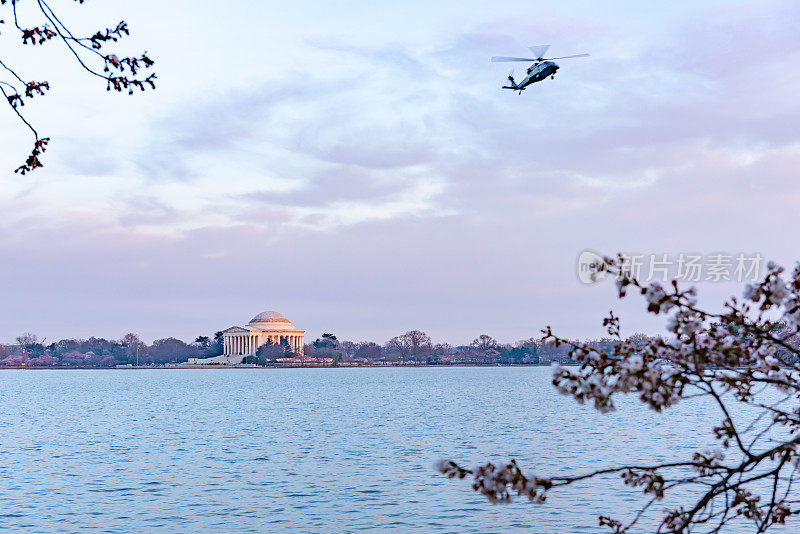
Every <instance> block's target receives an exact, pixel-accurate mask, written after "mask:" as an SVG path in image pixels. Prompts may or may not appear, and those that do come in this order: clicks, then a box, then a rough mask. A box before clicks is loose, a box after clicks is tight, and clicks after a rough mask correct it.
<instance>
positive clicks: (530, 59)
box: [492, 56, 536, 63]
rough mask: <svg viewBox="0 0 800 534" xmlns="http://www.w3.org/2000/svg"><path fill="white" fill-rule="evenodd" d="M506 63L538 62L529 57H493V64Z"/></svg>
mask: <svg viewBox="0 0 800 534" xmlns="http://www.w3.org/2000/svg"><path fill="white" fill-rule="evenodd" d="M504 61H527V62H529V63H530V62H532V61H536V59H533V58H529V57H506V56H493V57H492V63H498V62H504Z"/></svg>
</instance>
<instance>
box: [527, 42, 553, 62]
mask: <svg viewBox="0 0 800 534" xmlns="http://www.w3.org/2000/svg"><path fill="white" fill-rule="evenodd" d="M549 48H550V45H536V46H529V47H528V50H530V51H531V52H533V55H534V56H536V60H537V61H542V58H543V57H544V55H545V54H546V53H547V50H548V49H549Z"/></svg>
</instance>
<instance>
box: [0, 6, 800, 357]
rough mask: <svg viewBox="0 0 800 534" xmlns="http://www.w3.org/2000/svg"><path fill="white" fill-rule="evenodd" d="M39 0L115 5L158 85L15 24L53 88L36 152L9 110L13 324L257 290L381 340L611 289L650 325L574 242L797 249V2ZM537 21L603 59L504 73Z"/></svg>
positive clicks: (459, 337) (81, 19)
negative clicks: (584, 261)
mask: <svg viewBox="0 0 800 534" xmlns="http://www.w3.org/2000/svg"><path fill="white" fill-rule="evenodd" d="M52 4H53V5H54V7H57V8H60V10H61V14H62V16H63V17H62V18H63V19H64V20H65V22H68V24H71V25H72V26H73V28H74V29H75V30H77V31H78V32H82V33H90V32H92V31H94V30H96V29H97V28H99V27H104V26H108V25H113V24H115V23H116V21H117V20H119V19H125V20H126V21H128V22H129V25H130V27H131V29H132V36H131V37H130V39H128V40H126V41H125V42H124V43H121V44H120V45H119V48H118V50H120V51H122V52H128V53H134V52H139V51H142V50H147V51H148V52H149V53H150V55H151V56H152V57H153V58H155V59H156V61H157V65H156V67H157V69H156V71H157V73H158V76H159V85H158V89H157V91H155V92H152V93H148V94H142V95H136V96H133V97H129V96H126V95H120V94H111V93H107V92H106V91H105V84H104V83H103V82H102V80H99V81H98V80H97V79H93V78H91V77H90V76H88V75H85V74H84V73H82V71H80V70H79V69H78V68H77V66H76V65H75V64H74V62H72V61H70V58H69V57H68V55H67V54H66V53H65V51H64V50H63V49H62V48H61V47H59V45H58V43H56V42H52V43H49V44H48V45H47V47H44V48H41V49H37V50H26V51H23V52H18V51H15V50H14V49H15V48H18V46H17V45H16V42H17V39H18V36H17V35H15V34H13V32H9V31H8V30H7V29H6V30H5V31H4V34H3V35H0V42H1V43H2V50H3V52H2V54H3V56H2V57H3V59H4V60H6V59H8V60H9V61H11V62H12V63H13V64H14V65H16V67H17V68H18V70H20V71H22V72H21V73H22V75H23V77H26V78H31V79H36V80H39V79H47V80H49V81H50V83H51V87H52V90H51V92H50V94H49V95H48V96H47V97H46V98H42V99H40V100H38V101H34V102H31V103H29V104H28V105H27V106H26V107H25V110H26V112H27V113H28V116H29V118H30V119H31V120H32V121H33V122H34V123H35V124H36V125H37V126H38V127H39V129H40V131H42V133H43V134H45V135H48V136H50V137H51V138H52V143H51V146H50V149H49V150H48V152H47V154H46V155H45V164H46V167H45V168H44V169H40V170H38V171H36V172H35V173H33V174H30V175H27V176H24V177H22V176H19V175H15V174H13V172H11V170H12V169H13V168H15V167H16V166H17V165H18V164H19V163H20V162H21V160H23V159H24V157H25V155H26V154H27V152H28V151H29V150H30V143H31V139H30V137H29V136H28V132H26V131H25V130H24V129H23V128H22V127H21V126H19V125H18V123H17V122H15V118H14V116H13V115H12V114H11V112H10V111H9V110H6V111H5V112H4V113H3V115H2V119H1V120H2V125H3V127H2V129H0V142H2V149H0V171H1V172H2V174H0V180H2V182H1V184H2V185H1V186H0V213H2V216H1V217H0V255H1V256H2V261H1V262H0V290H1V291H2V295H0V341H11V340H13V338H14V337H15V336H17V335H19V334H20V333H22V332H25V331H31V332H34V333H36V334H38V335H39V336H40V337H45V336H46V337H47V338H48V340H54V339H59V338H63V337H88V336H90V335H95V336H103V337H109V338H119V337H121V336H122V335H123V334H125V333H126V332H129V331H132V332H135V333H138V334H140V335H141V336H142V337H143V338H144V339H146V340H148V341H151V340H153V339H155V338H160V337H166V336H176V337H180V338H183V339H185V340H191V339H194V337H196V336H197V335H201V334H206V335H207V334H211V333H213V332H214V331H216V330H221V329H223V328H227V327H229V326H232V325H234V324H242V323H246V322H247V321H248V320H249V319H250V317H252V316H253V315H255V314H257V313H258V312H261V311H263V310H276V311H280V312H282V313H284V314H285V315H286V316H287V317H288V318H289V319H290V320H292V321H293V322H294V323H295V324H296V325H297V326H298V327H299V328H304V329H306V331H307V337H312V338H313V337H316V336H318V335H320V334H321V333H322V332H333V333H335V334H337V335H338V336H339V338H340V339H353V340H365V339H370V340H375V341H379V342H383V341H385V340H386V339H388V338H389V337H391V336H393V335H396V334H399V333H402V332H404V331H406V330H409V329H422V330H425V331H427V332H428V333H429V334H430V335H431V336H432V337H433V339H434V341H444V340H447V341H450V342H451V343H461V342H468V341H470V340H471V339H472V338H474V337H476V336H477V335H478V334H481V333H488V334H491V335H493V336H495V337H497V338H498V339H500V340H501V341H504V342H513V341H516V340H519V339H524V338H528V337H531V336H534V335H537V333H538V331H539V330H540V329H541V328H542V327H544V326H546V325H548V324H550V325H553V326H554V328H555V330H556V331H557V332H558V333H561V334H563V335H568V336H576V337H589V336H598V335H600V334H602V332H603V330H602V326H601V320H602V317H603V315H604V314H605V313H606V312H607V311H608V310H609V309H610V308H612V307H613V308H614V309H617V310H620V311H621V312H622V316H623V330H624V332H626V333H632V332H635V331H637V330H643V331H647V332H651V333H656V332H660V331H661V329H662V327H663V324H664V321H663V320H662V319H661V318H657V319H653V318H648V317H646V316H645V314H644V312H643V311H642V310H643V309H644V307H643V306H642V304H641V302H640V301H639V299H636V300H634V301H632V302H630V303H622V304H620V303H618V302H616V300H615V298H614V291H613V285H611V284H608V283H604V284H598V285H595V286H585V285H582V284H581V283H580V282H579V281H578V279H577V276H576V267H575V264H576V259H577V256H578V254H579V253H580V252H581V251H582V250H584V249H592V250H598V251H601V252H604V253H614V252H616V251H620V250H621V251H631V252H641V253H669V254H679V253H681V252H686V253H691V252H696V253H703V254H711V253H715V252H726V253H731V254H735V253H739V252H745V253H756V252H759V253H761V254H762V255H763V256H765V257H766V258H769V259H775V260H777V261H779V262H782V263H784V264H786V265H788V266H791V265H793V262H794V261H795V260H796V259H799V258H800V254H798V252H799V250H798V247H797V231H798V229H799V228H800V224H799V223H800V209H798V207H799V206H800V180H798V176H797V171H796V169H797V168H798V166H799V164H800V127H798V124H800V99H798V97H797V94H798V92H800V68H799V67H800V34H799V33H798V32H797V27H798V25H799V24H800V8H799V7H798V6H797V5H796V4H794V3H786V2H727V3H724V4H720V3H719V2H700V1H696V0H692V1H684V2H669V3H666V2H658V3H655V2H646V3H645V2H639V1H636V2H634V1H631V2H593V1H586V2H552V1H548V2H530V1H519V2H511V1H497V2H485V1H464V0H459V1H447V2H444V1H441V2H428V1H405V2H397V3H394V5H390V4H389V3H388V2H367V1H349V2H308V1H306V2H294V3H288V2H246V1H238V0H231V1H229V2H225V3H220V2H210V1H209V2H205V1H202V0H194V1H188V0H173V1H170V2H163V1H162V2H155V1H151V0H142V1H140V2H135V3H132V2H120V1H109V2H103V3H101V2H87V3H85V4H83V5H82V6H80V5H78V4H76V3H74V2H67V1H63V0H53V1H52ZM73 4H75V5H73ZM723 6H724V9H723ZM6 7H7V6H6ZM3 9H5V7H4V8H3ZM4 18H7V17H4ZM542 43H551V44H552V48H551V50H550V53H552V54H554V55H559V56H560V55H567V54H576V53H583V52H588V53H590V54H591V57H589V58H583V59H574V60H565V61H563V62H560V64H561V67H562V68H561V70H560V71H559V72H558V74H557V75H556V78H555V80H552V81H551V80H546V81H545V82H543V83H541V84H537V85H535V86H533V87H530V88H529V89H528V90H527V91H525V92H524V93H523V94H522V95H521V96H518V95H517V94H516V93H513V92H511V91H504V90H502V89H500V86H501V85H502V84H503V82H504V81H505V77H506V76H507V74H508V65H507V64H492V63H490V62H489V57H490V56H492V55H525V54H526V51H527V49H526V47H527V46H529V45H535V44H542ZM524 68H525V65H520V66H519V67H518V71H521V70H524ZM699 288H700V290H701V296H703V295H704V298H703V301H704V302H707V303H708V304H709V305H711V306H714V305H717V304H718V303H719V302H721V299H722V298H723V297H724V296H725V295H727V294H730V293H738V292H739V291H740V290H739V288H738V285H728V284H711V283H705V284H699Z"/></svg>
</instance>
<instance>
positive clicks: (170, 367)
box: [0, 362, 577, 371]
mask: <svg viewBox="0 0 800 534" xmlns="http://www.w3.org/2000/svg"><path fill="white" fill-rule="evenodd" d="M556 363H557V362H556ZM551 365H552V363H506V364H500V363H487V364H480V363H463V364H461V363H454V364H447V365H432V364H419V365H265V366H247V365H159V366H143V365H140V366H138V367H137V366H130V367H128V366H125V367H58V366H47V367H35V366H24V365H23V366H0V371H20V370H24V371H143V370H144V371H174V370H182V369H209V370H223V369H255V370H272V369H387V368H389V369H403V368H412V369H413V368H420V367H443V368H448V367H550V366H551ZM559 365H577V364H574V363H562V364H559Z"/></svg>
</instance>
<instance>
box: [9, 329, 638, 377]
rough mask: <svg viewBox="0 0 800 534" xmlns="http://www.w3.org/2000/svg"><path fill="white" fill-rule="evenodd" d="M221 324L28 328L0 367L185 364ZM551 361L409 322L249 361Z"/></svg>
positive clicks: (540, 345) (529, 345)
mask: <svg viewBox="0 0 800 534" xmlns="http://www.w3.org/2000/svg"><path fill="white" fill-rule="evenodd" d="M629 339H631V340H640V341H641V343H643V344H644V343H646V342H647V341H648V340H649V339H650V338H649V337H648V336H646V335H644V334H634V335H633V336H631V338H629ZM614 342H615V341H614V340H612V339H610V338H603V339H598V340H593V341H589V342H588V343H590V344H594V345H596V346H597V348H598V349H602V348H604V347H605V348H607V347H609V346H610V345H611V344H613V343H614ZM222 351H223V347H222V332H216V333H215V334H214V335H213V336H198V337H197V338H195V340H194V341H192V342H190V343H186V342H184V341H182V340H180V339H176V338H174V337H168V338H163V339H157V340H155V341H153V343H152V344H150V345H148V344H146V343H144V342H143V341H142V340H141V339H140V338H139V336H137V335H136V334H126V335H125V336H123V337H122V338H121V339H119V340H108V339H104V338H97V337H90V338H89V339H62V340H60V341H56V342H52V343H49V344H47V343H45V342H44V340H39V338H38V336H37V335H35V334H32V333H25V334H23V335H21V336H19V337H17V338H16V340H15V342H14V343H9V344H2V345H0V367H4V368H53V367H55V368H113V367H125V366H139V367H142V366H144V367H158V366H168V367H173V366H176V365H182V366H185V365H187V362H189V359H190V358H208V357H212V356H218V355H220V354H222ZM552 362H558V363H573V362H572V360H571V359H570V357H569V350H568V349H567V348H566V347H564V346H561V347H554V346H551V345H549V344H547V343H544V342H542V341H541V340H539V339H538V338H530V339H526V340H521V341H518V342H516V343H513V344H504V343H500V342H499V341H497V340H496V339H495V338H493V337H492V336H489V335H487V334H482V335H480V336H478V337H476V338H475V339H474V340H473V341H472V342H471V343H469V344H467V345H450V344H448V343H436V344H434V343H432V342H431V338H430V336H428V335H427V334H426V333H425V332H422V331H420V330H410V331H408V332H406V333H404V334H401V335H399V336H396V337H393V338H391V339H390V340H388V341H387V342H385V343H383V344H378V343H375V342H373V341H359V342H355V341H346V340H345V341H341V340H339V339H338V338H337V337H336V336H335V335H334V334H330V333H325V334H323V335H322V336H321V337H319V338H317V339H316V340H314V341H313V342H312V343H308V344H306V345H305V346H304V350H303V352H302V353H299V354H298V353H296V352H295V351H293V350H292V349H291V348H290V347H289V346H288V345H287V344H270V343H267V344H265V345H262V346H261V347H259V349H258V351H257V352H256V354H255V355H254V356H248V357H247V358H245V360H244V362H243V363H244V364H246V365H248V366H252V365H256V366H269V367H280V366H286V367H296V366H309V367H311V366H320V367H324V366H369V365H376V366H385V365H497V364H500V365H542V364H549V363H552Z"/></svg>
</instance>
